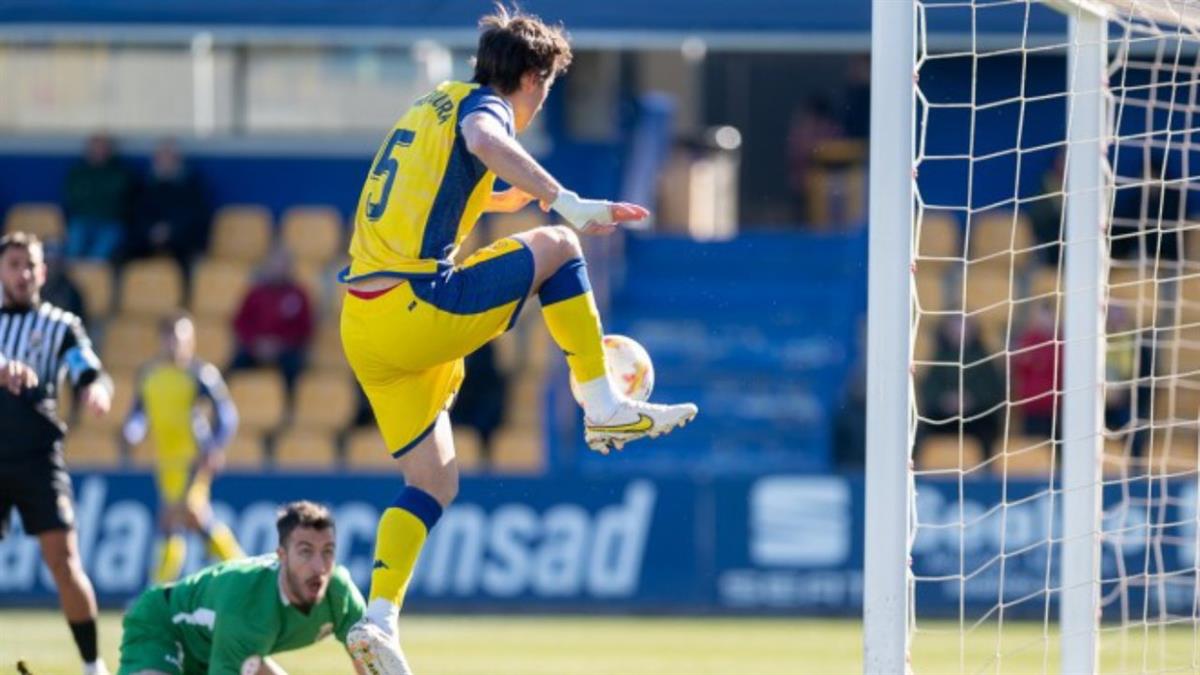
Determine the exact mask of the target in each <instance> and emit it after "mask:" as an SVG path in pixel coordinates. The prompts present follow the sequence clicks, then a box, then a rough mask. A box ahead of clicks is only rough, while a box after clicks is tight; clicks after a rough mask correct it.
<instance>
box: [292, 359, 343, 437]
mask: <svg viewBox="0 0 1200 675" xmlns="http://www.w3.org/2000/svg"><path fill="white" fill-rule="evenodd" d="M357 412H358V394H357V392H356V391H355V389H354V383H353V382H352V381H351V379H350V376H349V375H347V374H344V373H339V372H336V371H309V372H306V373H304V374H302V375H301V376H300V379H299V381H298V382H297V384H296V404H295V406H294V407H293V409H292V426H293V427H295V428H300V429H311V430H318V431H332V432H337V431H341V430H342V429H345V428H346V427H348V426H349V425H350V423H351V422H352V421H354V416H355V414H356V413H357Z"/></svg>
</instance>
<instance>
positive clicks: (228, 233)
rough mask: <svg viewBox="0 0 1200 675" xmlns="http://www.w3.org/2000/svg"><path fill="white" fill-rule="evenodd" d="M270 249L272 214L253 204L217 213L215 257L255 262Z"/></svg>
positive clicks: (213, 241)
mask: <svg viewBox="0 0 1200 675" xmlns="http://www.w3.org/2000/svg"><path fill="white" fill-rule="evenodd" d="M270 248H271V212H270V211H267V209H266V208H264V207H262V206H257V205H254V204H231V205H229V206H225V207H222V208H221V210H219V211H217V215H216V217H215V218H214V224H213V237H212V246H211V253H212V256H213V257H214V258H220V259H222V260H238V261H241V262H243V263H255V262H258V261H259V260H261V259H262V257H263V256H264V255H266V254H267V250H268V249H270Z"/></svg>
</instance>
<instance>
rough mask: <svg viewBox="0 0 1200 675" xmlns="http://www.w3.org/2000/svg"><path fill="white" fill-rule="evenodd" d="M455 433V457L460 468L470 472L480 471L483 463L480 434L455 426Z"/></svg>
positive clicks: (467, 428)
mask: <svg viewBox="0 0 1200 675" xmlns="http://www.w3.org/2000/svg"><path fill="white" fill-rule="evenodd" d="M453 433H454V457H455V459H456V460H458V468H459V469H461V470H463V471H468V472H471V471H475V470H477V469H479V467H480V465H481V464H482V462H483V452H482V449H481V448H480V440H479V432H477V431H475V430H474V429H471V428H470V427H465V426H461V425H455V426H454V427H453Z"/></svg>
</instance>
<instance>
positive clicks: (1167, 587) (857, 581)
mask: <svg viewBox="0 0 1200 675" xmlns="http://www.w3.org/2000/svg"><path fill="white" fill-rule="evenodd" d="M398 487H399V481H398V480H397V479H396V478H392V477H380V476H372V475H347V474H339V475H315V474H314V475H283V474H268V475H248V474H247V475H239V474H231V475H227V476H225V477H223V478H221V479H220V480H218V481H217V483H216V484H215V486H214V490H213V496H214V502H215V508H216V511H217V513H218V515H219V516H220V517H221V518H222V519H223V520H225V521H226V522H228V523H229V524H230V525H231V527H232V528H233V530H234V532H235V533H236V534H237V536H238V538H239V540H240V541H241V542H242V544H243V546H244V547H245V548H246V550H247V551H248V552H252V553H258V552H263V551H268V550H272V549H273V548H274V546H275V532H274V520H275V510H276V508H277V506H278V504H279V503H281V502H284V501H289V500H293V499H301V498H305V499H313V500H317V501H321V502H324V503H326V504H328V505H330V506H331V507H332V508H333V510H334V512H335V515H336V517H337V522H338V549H339V559H340V561H341V562H342V563H343V564H345V565H346V566H347V567H348V568H349V570H350V572H351V574H352V575H353V577H354V579H355V581H356V582H357V583H359V584H360V585H361V586H363V587H364V588H365V587H366V585H367V583H368V581H369V576H370V569H371V563H372V542H373V540H374V533H375V525H376V522H377V519H378V516H379V513H380V510H381V508H382V507H383V506H385V505H386V504H388V503H389V502H390V501H391V499H392V498H393V497H394V495H395V493H396V491H397V489H398ZM917 487H918V490H917V499H916V505H917V512H918V522H919V523H920V524H921V526H920V527H919V528H918V529H917V531H916V534H915V537H914V540H913V559H912V569H913V574H914V575H915V578H916V580H917V582H916V585H915V594H916V595H915V600H916V602H917V604H918V606H919V607H920V608H921V611H922V613H923V615H927V616H928V615H936V614H943V615H958V613H959V612H960V609H961V610H962V611H963V612H964V613H965V614H967V615H981V614H983V613H986V612H988V611H989V610H993V609H994V608H996V607H997V606H999V605H1000V604H1003V605H1004V606H1005V612H1006V614H1007V615H1009V616H1027V617H1040V616H1041V615H1042V614H1043V613H1044V612H1046V611H1056V610H1055V607H1054V604H1053V602H1052V599H1053V598H1052V596H1051V597H1050V598H1049V599H1048V598H1047V593H1046V589H1047V588H1053V587H1054V586H1055V584H1056V583H1057V581H1056V580H1057V574H1058V567H1057V565H1058V561H1057V558H1058V553H1057V541H1058V540H1059V539H1060V538H1061V532H1060V531H1059V529H1058V528H1059V525H1058V522H1059V518H1060V516H1061V495H1058V494H1057V493H1052V492H1050V491H1049V490H1048V486H1047V485H1046V484H1045V482H1044V481H1042V482H1039V481H1030V480H1024V481H1021V480H1010V481H1008V483H1007V485H1005V484H1003V483H1001V482H1000V481H998V480H995V479H987V478H982V479H978V480H974V481H970V482H965V483H962V484H961V485H960V484H959V483H958V482H957V481H953V480H949V481H924V482H921V483H919V484H918V486H917ZM75 489H76V497H77V505H76V517H77V522H78V524H79V535H80V546H81V551H82V555H83V559H84V563H85V566H86V567H87V569H88V572H89V574H90V575H91V578H92V581H93V583H94V584H95V587H96V590H97V594H98V595H99V597H100V599H101V602H102V603H104V604H106V605H109V606H120V605H121V604H123V603H124V602H125V601H127V600H128V599H129V598H131V597H132V596H133V595H135V594H136V593H137V592H138V591H139V590H140V589H142V588H144V586H145V584H146V583H147V576H148V572H149V570H150V568H151V566H152V564H153V558H154V555H153V542H154V534H155V514H154V510H153V500H154V493H153V486H152V482H151V478H150V476H149V475H148V474H144V473H80V474H78V475H77V476H76V477H75ZM1196 489H1197V488H1196V483H1195V481H1194V480H1178V481H1172V482H1167V481H1162V480H1155V481H1143V482H1137V481H1134V482H1131V483H1127V484H1125V485H1123V486H1112V487H1110V488H1109V489H1108V490H1106V492H1105V504H1106V516H1105V525H1104V528H1105V532H1106V536H1105V537H1104V540H1103V542H1104V543H1103V553H1104V555H1103V559H1102V574H1103V576H1104V577H1105V578H1106V579H1109V580H1112V581H1110V582H1108V583H1106V584H1105V585H1104V586H1103V587H1102V592H1103V593H1104V594H1105V597H1106V598H1107V599H1108V600H1109V603H1108V604H1109V608H1110V609H1108V610H1106V611H1119V609H1120V606H1121V604H1122V603H1125V604H1126V605H1128V606H1137V607H1141V606H1142V602H1143V601H1147V602H1149V603H1150V604H1151V606H1152V608H1157V607H1159V606H1160V605H1162V606H1163V607H1164V609H1167V610H1169V611H1179V610H1180V609H1181V608H1187V607H1190V606H1191V603H1192V601H1193V599H1194V593H1193V576H1192V574H1191V571H1192V570H1194V568H1195V562H1196V558H1197V553H1196V552H1197V536H1196V534H1197V530H1196V521H1197V515H1198V514H1197V509H1196ZM1164 491H1165V492H1164ZM960 492H961V494H962V495H963V500H962V501H961V502H960V501H959V494H960ZM1163 494H1166V495H1167V497H1169V498H1168V499H1161V498H1160V497H1161V495H1163ZM1151 496H1152V497H1154V498H1153V499H1147V498H1148V497H1151ZM864 518H865V514H864V512H863V481H862V479H861V477H860V476H847V475H834V474H811V475H805V474H792V475H765V476H757V477H754V476H737V477H734V476H727V477H716V478H704V479H700V478H689V477H678V478H659V477H655V478H652V479H651V478H645V477H636V476H635V477H629V476H625V477H618V476H605V477H593V478H585V477H580V476H563V477H559V478H555V479H553V480H550V479H531V478H507V477H503V478H502V477H496V478H465V479H464V480H463V484H462V491H461V494H460V497H459V500H458V501H457V502H456V503H455V504H454V505H452V506H451V508H449V509H448V510H447V511H446V513H445V515H444V516H443V518H442V520H441V521H440V522H439V524H438V525H437V527H436V528H435V529H434V532H433V534H432V535H431V536H430V538H429V540H428V542H427V543H426V546H425V549H424V551H423V553H422V557H421V561H420V564H419V566H418V570H417V573H416V576H415V578H414V579H413V582H412V584H411V586H410V590H409V600H408V602H407V603H406V604H407V606H409V607H411V608H414V609H435V610H455V609H466V608H472V609H483V610H488V611H574V610H581V611H627V610H635V611H688V612H786V613H799V614H820V615H854V614H858V613H859V612H860V611H861V607H862V556H863V532H864V522H865V520H864ZM202 549H203V547H201V546H190V547H189V561H188V568H189V569H198V568H199V567H200V566H202V565H203V564H204V560H203V559H202V557H203V555H204V553H203V550H202ZM1156 571H1159V572H1166V573H1167V574H1166V576H1165V577H1162V579H1163V580H1164V582H1163V583H1161V584H1145V585H1142V584H1140V583H1118V582H1117V581H1116V580H1118V579H1121V578H1124V579H1127V580H1133V581H1135V582H1136V581H1137V579H1139V578H1153V577H1147V576H1146V574H1147V573H1149V574H1151V575H1152V574H1154V573H1155V572H1156ZM1147 587H1149V588H1153V589H1154V591H1155V592H1154V593H1152V594H1150V596H1149V597H1147V596H1145V595H1143V591H1142V589H1143V588H1147ZM1001 589H1003V591H1002V592H1001ZM53 602H55V595H54V592H53V584H52V581H51V579H50V575H49V573H48V572H47V571H46V570H45V569H44V567H43V565H42V564H41V560H40V556H39V555H38V551H37V543H36V541H35V540H34V539H32V538H29V537H25V536H21V535H20V528H19V526H18V527H17V528H16V531H14V533H13V536H9V537H7V538H6V539H4V540H2V541H0V604H5V605H30V604H50V603H53ZM1189 611H1190V610H1189Z"/></svg>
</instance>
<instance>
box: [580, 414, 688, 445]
mask: <svg viewBox="0 0 1200 675" xmlns="http://www.w3.org/2000/svg"><path fill="white" fill-rule="evenodd" d="M624 405H626V406H628V407H629V408H630V409H631V412H636V413H637V419H636V420H633V421H630V422H626V423H622V424H603V425H601V424H589V423H586V422H585V428H584V432H583V438H584V441H586V442H587V445H588V447H589V448H591V449H592V450H595V451H596V452H599V453H601V454H605V455H607V454H608V452H609V451H610V450H620V449H622V448H623V447H625V444H626V443H628V442H630V441H636V440H638V439H639V438H658V437H659V436H662V435H663V434H669V433H671V432H672V431H674V430H675V429H678V428H680V427H683V426H686V425H687V423H688V422H691V421H692V420H693V419H695V418H696V414H697V413H698V412H699V409H698V408H697V407H696V406H695V405H694V404H692V403H679V404H676V405H660V404H655V403H641V402H638V401H629V402H626V403H625V404H624ZM618 416H619V415H618Z"/></svg>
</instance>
